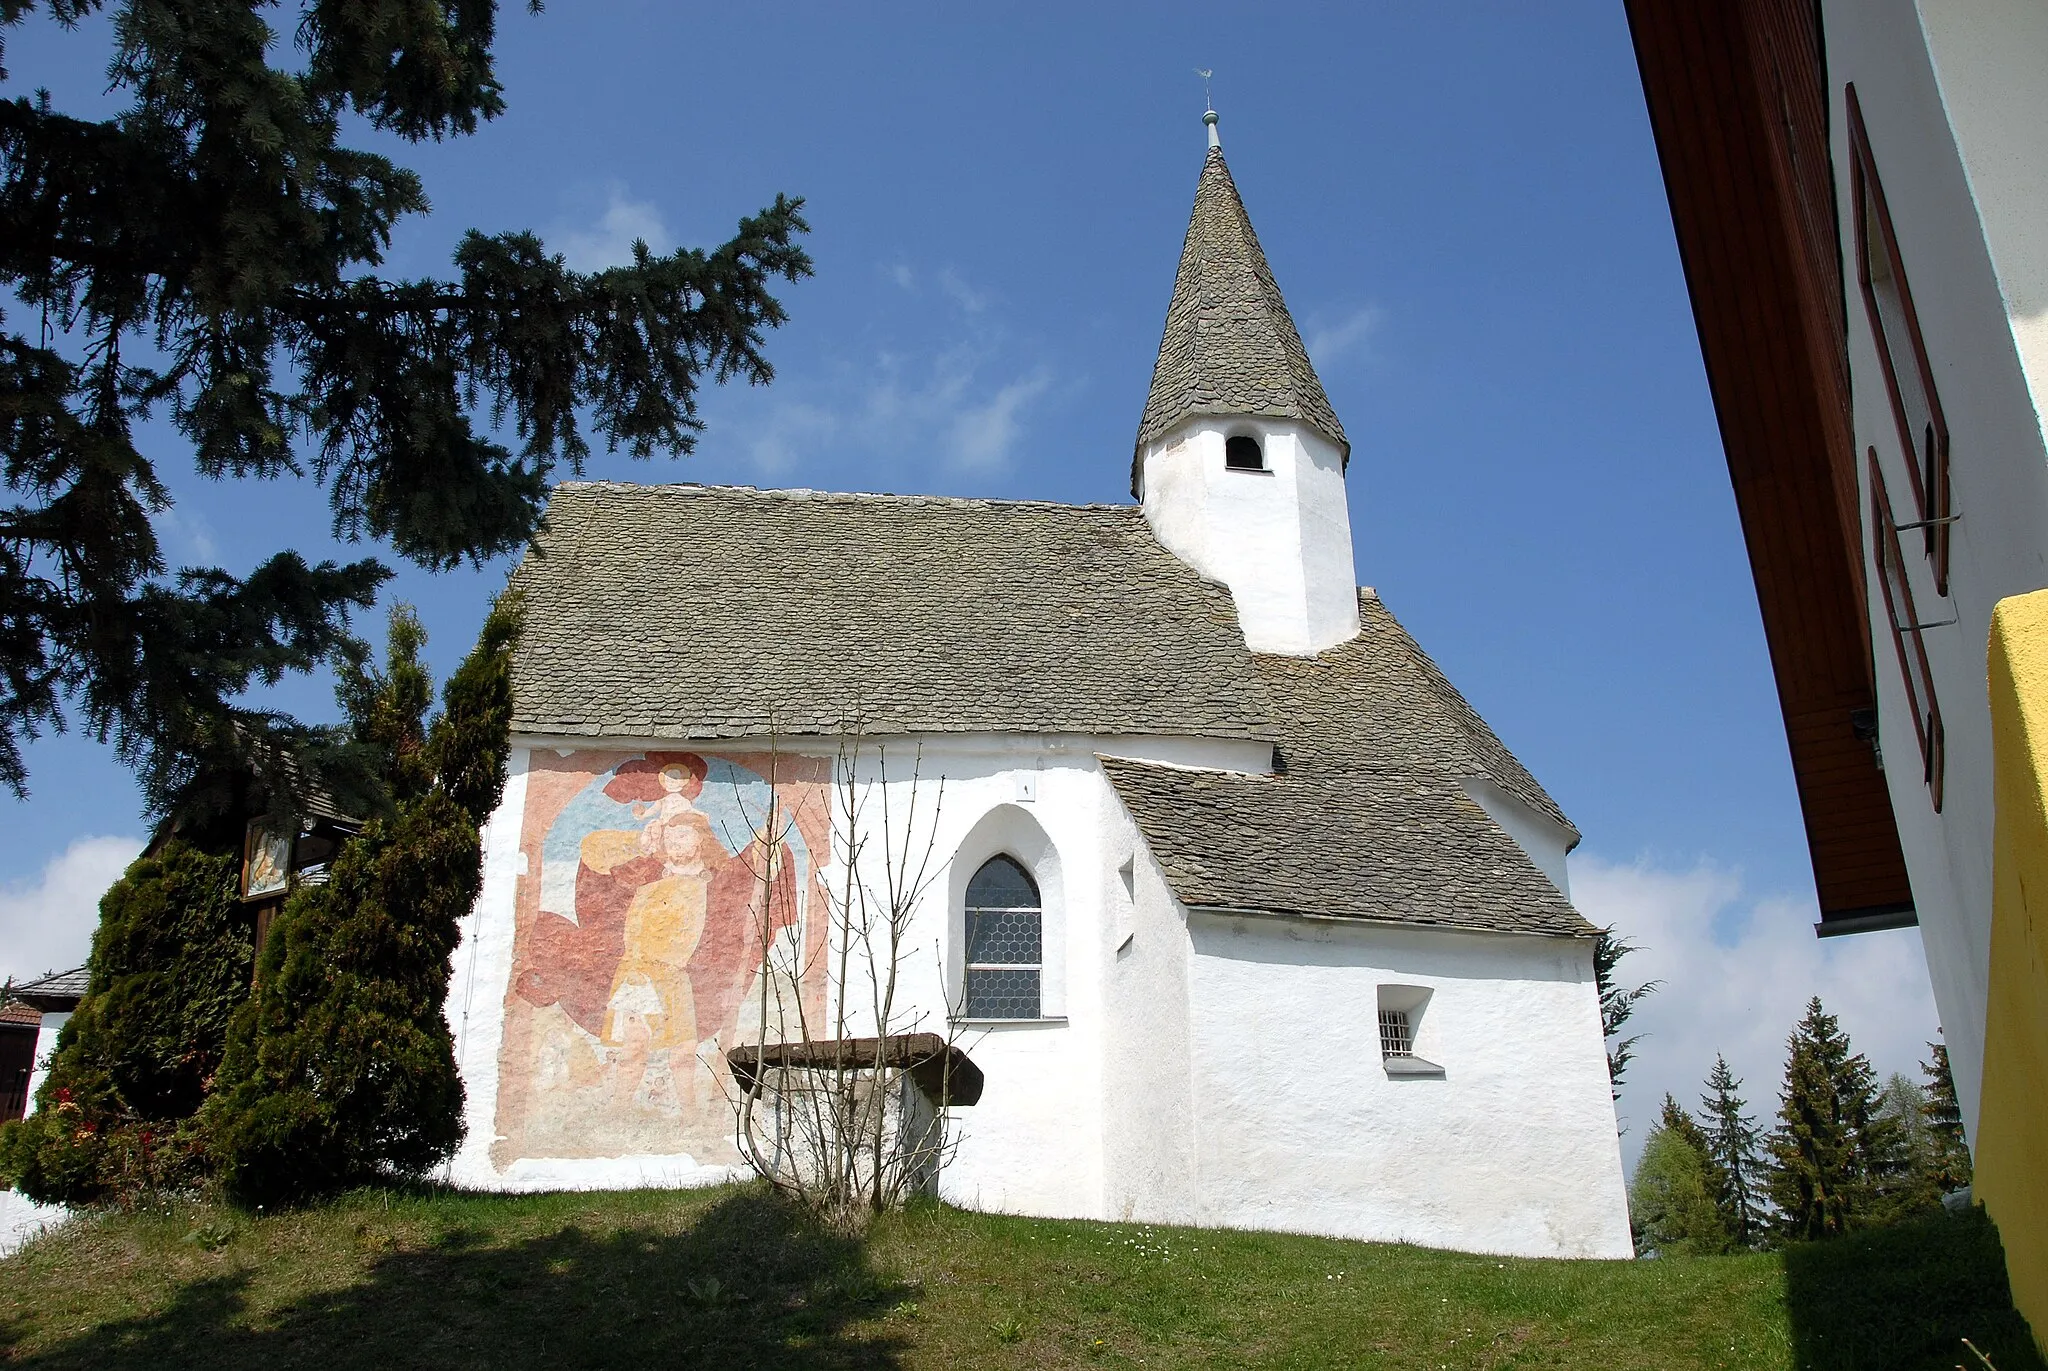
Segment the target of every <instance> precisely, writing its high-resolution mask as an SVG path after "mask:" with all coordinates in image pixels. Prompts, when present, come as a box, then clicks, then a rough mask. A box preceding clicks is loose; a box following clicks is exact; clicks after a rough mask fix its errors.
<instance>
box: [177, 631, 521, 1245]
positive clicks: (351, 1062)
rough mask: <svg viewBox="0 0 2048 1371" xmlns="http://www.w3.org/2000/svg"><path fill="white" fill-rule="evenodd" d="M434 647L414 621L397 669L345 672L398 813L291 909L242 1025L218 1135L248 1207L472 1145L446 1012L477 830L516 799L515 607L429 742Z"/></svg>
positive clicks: (465, 670)
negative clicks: (510, 768)
mask: <svg viewBox="0 0 2048 1371" xmlns="http://www.w3.org/2000/svg"><path fill="white" fill-rule="evenodd" d="M424 636H425V635H424V634H423V633H421V632H420V629H419V625H418V622H417V620H415V619H414V618H413V617H412V615H411V612H410V611H409V610H406V609H404V608H402V607H401V608H400V609H399V610H397V611H395V612H394V614H393V619H392V632H391V638H390V649H389V655H388V661H387V667H386V670H385V671H384V672H382V673H378V672H375V671H374V670H373V669H371V668H369V667H367V666H365V665H363V664H362V663H360V662H357V663H354V664H352V665H351V666H349V667H348V668H346V669H345V670H344V671H343V680H342V688H341V697H342V701H343V704H344V706H345V707H346V708H348V710H349V712H350V715H351V718H352V720H353V722H354V724H355V726H356V729H357V734H358V737H360V738H363V739H365V740H367V741H374V742H375V743H377V744H378V745H379V746H381V747H382V748H384V749H385V751H386V754H387V756H388V757H389V759H390V771H389V782H390V791H391V796H392V800H393V802H394V807H393V812H391V813H390V814H387V815H384V816H381V817H379V818H376V819H373V820H371V821H370V822H369V823H368V824H367V825H365V827H364V828H363V830H362V832H361V833H359V834H358V835H356V837H355V838H354V839H352V840H351V841H350V842H348V843H347V844H345V845H344V847H343V848H342V850H341V852H340V853H339V854H338V855H337V856H336V858H335V860H334V862H333V864H332V867H331V869H330V875H329V878H328V880H327V883H326V884H324V885H319V886H311V887H303V888H301V889H299V890H297V891H295V892H294V893H293V894H292V896H291V898H290V899H288V900H287V901H286V902H285V905H284V908H283V909H282V910H281V911H280V912H279V914H278V916H277V918H276V919H275V921H274V922H273V923H272V925H271V930H270V936H269V938H268V939H267V940H266V942H265V944H264V947H263V955H262V957H261V959H260V962H259V964H258V967H257V974H256V980H257V993H256V995H255V997H254V998H253V999H252V1000H250V1001H249V1003H248V1004H247V1005H245V1006H244V1007H243V1009H242V1011H241V1012H240V1013H239V1014H238V1015H237V1016H236V1019H235V1022H234V1025H233V1028H232V1031H231V1033H230V1035H229V1040H228V1052H227V1060H226V1062H225V1064H224V1065H223V1067H222V1070H221V1083H220V1088H219V1090H218V1091H217V1093H216V1094H215V1096H214V1097H213V1099H212V1100H211V1101H210V1102H209V1104H208V1106H207V1109H206V1114H205V1118H206V1123H207V1131H208V1137H209V1141H210V1145H211V1148H212V1153H213V1156H214V1159H215V1161H216V1163H217V1164H218V1167H219V1171H220V1176H221V1179H222V1180H223V1182H224V1183H225V1185H226V1187H227V1190H228V1192H229V1194H231V1195H232V1196H234V1197H236V1198H238V1199H240V1200H243V1201H244V1202H248V1203H273V1204H274V1203H280V1202H293V1201H298V1200H303V1199H307V1198H310V1197H313V1196H316V1195H319V1194H322V1193H328V1192H332V1191H334V1190H337V1189H341V1188H344V1187H346V1186H349V1185H354V1184H360V1183H362V1182H365V1181H369V1180H374V1179H377V1178H380V1177H388V1176H393V1175H398V1176H406V1175H419V1174H421V1173H423V1172H425V1171H426V1170H428V1169H429V1168H430V1167H432V1166H434V1165H436V1164H438V1163H440V1162H442V1161H445V1160H446V1159H447V1158H448V1157H449V1156H450V1155H452V1154H453V1152H454V1150H455V1148H456V1146H457V1144H459V1143H460V1142H461V1139H462V1098H463V1097H462V1082H461V1080H460V1078H459V1077H458V1076H457V1074H456V1069H455V1054H454V1044H453V1040H452V1038H451V1036H450V1033H449V1030H448V1023H447V1019H446V1017H445V1015H444V1013H443V1004H444V1002H445V1001H446V999H447V995H448V978H449V958H450V955H451V954H452V953H453V952H454V950H455V944H456V941H457V937H458V929H459V924H460V920H461V919H462V917H463V916H464V915H465V914H467V913H468V912H469V910H470V907H471V905H472V904H473V903H474V902H475V900H476V896H477V891H478V889H479V887H480V885H481V882H482V845H481V841H480V838H479V833H478V830H479V828H480V826H481V825H482V823H483V821H484V820H485V819H487V818H488V817H489V816H490V813H491V811H492V810H493V809H495V808H496V807H497V803H498V796H499V793H500V790H501V788H502V785H503V779H502V778H503V775H504V767H505V757H506V751H507V748H508V745H509V741H510V729H511V717H512V692H511V651H512V646H513V644H514V642H515V641H516V639H517V636H518V612H517V607H516V605H515V604H514V603H513V602H511V601H510V600H509V599H508V600H504V601H501V602H500V603H499V604H498V605H497V606H496V607H494V608H493V610H492V612H491V615H490V617H489V619H488V620H487V621H486V622H485V625H484V630H483V634H482V636H481V638H480V640H479V642H478V643H477V646H476V648H475V650H474V651H472V652H471V653H470V655H469V658H468V659H467V660H466V661H465V662H464V663H463V664H462V666H461V667H460V668H459V669H458V670H457V671H456V672H455V674H454V675H453V676H452V677H451V678H450V679H449V682H448V685H447V688H446V690H445V691H444V692H443V709H442V713H441V715H440V717H439V718H438V719H436V720H435V721H434V723H433V724H432V726H431V727H428V726H427V725H426V723H425V720H424V718H423V715H424V713H425V707H426V702H427V699H428V698H429V692H428V690H427V688H426V684H425V682H426V676H425V673H424V670H423V669H422V668H421V666H420V664H419V660H418V653H419V648H420V646H421V644H422V643H423V642H424Z"/></svg>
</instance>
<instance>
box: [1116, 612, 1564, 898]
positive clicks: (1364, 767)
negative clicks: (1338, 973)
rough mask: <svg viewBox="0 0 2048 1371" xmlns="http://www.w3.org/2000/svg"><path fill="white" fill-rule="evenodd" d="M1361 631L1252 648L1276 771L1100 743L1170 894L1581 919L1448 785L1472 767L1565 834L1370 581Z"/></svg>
mask: <svg viewBox="0 0 2048 1371" xmlns="http://www.w3.org/2000/svg"><path fill="white" fill-rule="evenodd" d="M1359 617H1360V619H1361V621H1362V623H1363V631H1362V632H1361V633H1360V635H1359V636H1358V637H1357V638H1355V639H1353V640H1352V641H1351V642H1349V643H1346V644H1344V645H1343V646H1341V647H1338V648H1334V649H1332V650H1331V651H1329V652H1326V653H1324V654H1322V656H1320V657H1316V658H1312V659H1305V658H1290V657H1265V656H1262V657H1259V658H1257V659H1256V660H1257V662H1258V667H1259V671H1260V674H1261V675H1262V676H1263V677H1264V678H1265V680H1266V683H1267V686H1268V689H1269V690H1270V692H1271V694H1272V699H1273V703H1274V708H1275V710H1276V711H1277V715H1276V717H1278V718H1280V719H1282V720H1284V721H1285V726H1284V730H1283V736H1282V738H1281V741H1280V743H1279V747H1280V750H1281V753H1282V759H1281V760H1282V764H1283V765H1284V768H1285V769H1284V770H1283V771H1281V772H1280V773H1279V774H1277V775H1273V776H1242V775H1234V774H1229V773H1223V772H1214V771H1194V770H1189V769H1185V768H1180V767H1169V766H1159V765H1153V764H1149V763H1142V762H1131V761H1122V760H1117V759H1114V758H1104V759H1103V767H1104V769H1105V770H1106V771H1107V772H1108V774H1109V778H1110V781H1111V783H1112V784H1113V785H1114V786H1115V787H1116V790H1117V794H1118V795H1119V796H1121V797H1122V799H1123V801H1124V804H1125V806H1126V807H1127V808H1128V809H1129V810H1130V812H1131V816H1132V817H1133V818H1134V819H1135V820H1136V821H1137V824H1138V827H1139V829H1140V831H1142V832H1143V833H1144V835H1145V841H1146V843H1147V845H1148V846H1149V847H1150V848H1151V849H1152V852H1153V854H1154V856H1156V857H1157V858H1158V860H1159V863H1160V866H1161V867H1162V869H1163V870H1164V871H1165V873H1166V878H1167V881H1168V883H1169V884H1170V885H1171V886H1172V887H1173V891H1174V894H1175V895H1176V896H1178V897H1179V899H1180V900H1181V902H1182V903H1183V904H1186V905H1189V906H1191V907H1196V908H1202V907H1207V908H1219V909H1249V910H1264V911H1270V912H1274V913H1282V914H1303V915H1325V916H1332V917H1343V918H1358V919H1369V920H1378V921H1386V922H1396V923H1408V924H1435V925H1440V926H1444V927H1451V928H1471V929H1483V930H1489V931H1496V932H1520V933H1547V934H1556V935H1563V936H1568V937H1588V936H1591V935H1592V933H1593V932H1594V931H1595V930H1594V928H1593V926H1592V925H1591V924H1589V923H1587V922H1586V920H1585V918H1584V917H1583V916H1581V915H1580V914H1579V912H1578V911H1577V910H1575V909H1573V908H1572V906H1571V904H1570V902H1569V901H1567V900H1566V899H1565V898H1564V896H1563V895H1562V894H1560V893H1559V891H1558V890H1557V888H1556V886H1554V885H1552V884H1551V882H1550V879H1549V878H1548V877H1546V876H1545V875H1544V874H1543V873H1542V872H1541V871H1539V870H1538V869H1537V868H1536V866H1535V864H1534V863H1533V862H1532V861H1530V859H1529V857H1528V855H1527V854H1526V853H1525V852H1523V851H1522V849H1521V847H1520V846H1518V845H1517V844H1516V843H1515V841H1514V840H1513V839H1512V838H1510V837H1509V836H1508V835H1507V834H1506V833H1505V832H1504V831H1503V830H1502V829H1501V828H1500V826H1499V825H1498V824H1496V823H1495V822H1494V821H1493V820H1492V819H1491V818H1490V817H1488V816H1487V814H1486V812H1485V811H1484V810H1482V809H1481V808H1480V807H1479V806H1478V804H1476V803H1475V802H1474V801H1473V800H1472V799H1471V797H1470V796H1469V795H1467V794H1466V792H1465V790H1464V785H1463V782H1464V781H1465V780H1466V779H1467V778H1470V777H1474V776H1485V777H1487V778H1489V779H1491V780H1492V781H1493V782H1494V783H1495V784H1497V785H1499V786H1501V787H1502V788H1503V789H1505V790H1508V791H1509V792H1511V793H1513V794H1515V795H1516V796H1517V797H1518V798H1520V799H1522V800H1523V801H1524V802H1525V803H1528V804H1530V805H1532V806H1533V807H1535V808H1536V809H1538V810H1539V811H1540V812H1542V813H1544V814H1546V815H1549V816H1550V817H1552V818H1553V819H1555V820H1556V821H1557V822H1559V823H1560V824H1562V825H1564V826H1565V828H1566V829H1567V830H1568V831H1569V832H1570V833H1571V835H1572V841H1576V840H1577V831H1576V830H1575V829H1571V826H1570V824H1569V822H1568V821H1567V820H1565V818H1564V815H1563V813H1562V812H1561V811H1560V810H1559V809H1558V808H1557V805H1556V802H1555V801H1553V800H1552V799H1551V798H1550V797H1549V795H1547V794H1545V793H1544V791H1543V789H1542V787H1541V786H1539V785H1537V784H1536V781H1535V779H1534V778H1533V777H1531V776H1530V775H1529V773H1528V772H1527V771H1526V770H1525V769H1524V768H1523V767H1522V765H1521V763H1520V762H1518V761H1516V760H1515V758H1514V756H1513V755H1512V754H1511V753H1509V752H1508V750H1507V749H1506V748H1505V747H1503V746H1502V745H1501V743H1500V740H1499V739H1498V738H1496V737H1494V735H1493V731H1492V730H1491V729H1489V728H1487V727H1486V725H1485V723H1484V722H1483V721H1481V720H1480V718H1479V716H1478V715H1477V714H1476V713H1474V712H1473V710H1472V708H1471V706H1470V705H1469V704H1467V703H1466V702H1465V700H1464V697H1463V696H1461V695H1459V694H1458V692H1457V691H1456V690H1455V689H1453V688H1452V687H1451V685H1450V682H1449V681H1447V680H1445V679H1444V676H1443V673H1442V672H1441V671H1439V670H1437V668H1436V664H1435V663H1433V662H1431V661H1430V660H1429V658H1428V657H1427V656H1426V655H1425V654H1424V653H1423V652H1422V650H1421V649H1420V648H1419V647H1417V646H1416V645H1415V642H1414V640H1413V639H1411V638H1410V637H1409V636H1408V635H1407V633H1406V632H1405V631H1403V630H1402V628H1401V626H1400V625H1399V624H1398V623H1396V622H1395V621H1394V617H1393V616H1392V615H1391V614H1389V613H1388V612H1387V610H1386V607H1385V606H1384V605H1382V604H1381V603H1380V602H1379V599H1378V598H1377V597H1376V596H1374V595H1373V594H1372V593H1371V592H1370V591H1366V592H1362V593H1361V594H1360V596H1359Z"/></svg>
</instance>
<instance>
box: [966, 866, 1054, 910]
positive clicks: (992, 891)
mask: <svg viewBox="0 0 2048 1371" xmlns="http://www.w3.org/2000/svg"><path fill="white" fill-rule="evenodd" d="M967 907H968V908H969V909H1036V908H1038V886H1037V885H1036V884H1034V883H1033V882H1032V879H1031V876H1030V874H1029V873H1028V872H1026V871H1025V870H1024V868H1023V867H1021V866H1019V865H1017V862H1016V860H1015V859H1014V858H1010V857H991V858H989V859H988V860H987V861H985V862H983V863H982V864H981V870H979V871H977V872H975V873H974V879H973V880H971V881H969V882H968V883H967Z"/></svg>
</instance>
